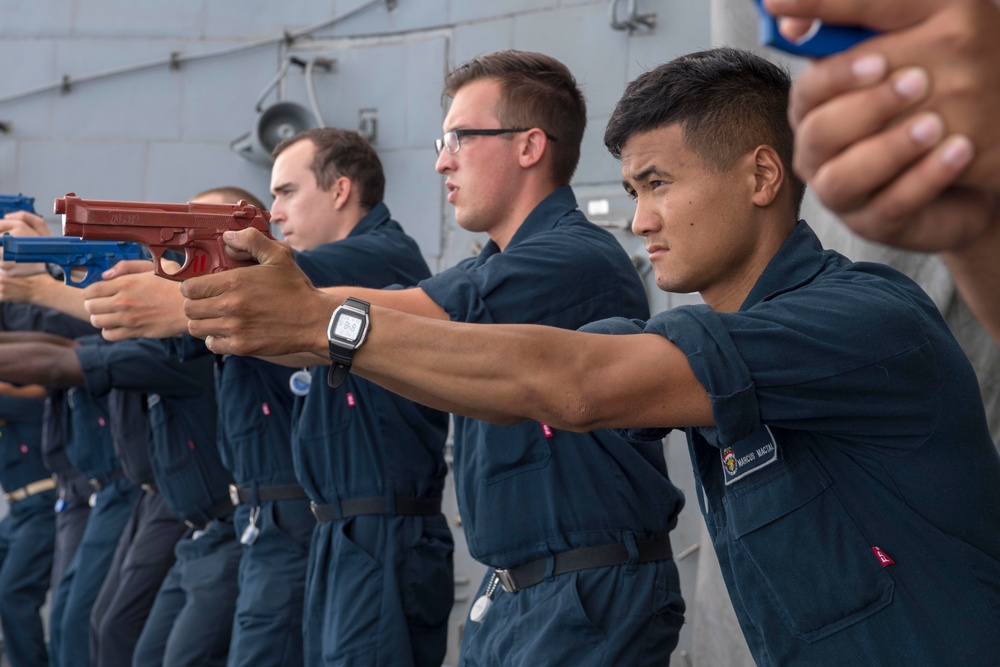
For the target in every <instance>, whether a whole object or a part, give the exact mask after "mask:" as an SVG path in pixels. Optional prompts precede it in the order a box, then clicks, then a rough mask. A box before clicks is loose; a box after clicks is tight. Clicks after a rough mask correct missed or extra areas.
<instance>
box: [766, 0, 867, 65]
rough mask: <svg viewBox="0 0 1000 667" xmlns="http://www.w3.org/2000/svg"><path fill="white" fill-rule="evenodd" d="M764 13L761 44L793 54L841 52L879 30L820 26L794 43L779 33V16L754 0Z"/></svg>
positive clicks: (831, 53) (807, 54) (811, 55)
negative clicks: (777, 17)
mask: <svg viewBox="0 0 1000 667" xmlns="http://www.w3.org/2000/svg"><path fill="white" fill-rule="evenodd" d="M754 4H755V5H757V13H758V14H759V15H760V43H761V44H765V45H767V46H771V47H774V48H776V49H780V50H781V51H784V52H785V53H790V54H792V55H793V56H809V57H812V58H822V57H824V56H830V55H833V54H834V53H840V52H841V51H844V50H846V49H849V48H851V47H852V46H854V45H855V44H858V43H860V42H863V41H864V40H866V39H868V38H869V37H874V36H875V35H877V34H878V33H877V32H875V31H874V30H869V29H868V28H859V27H853V26H833V25H820V26H819V29H818V30H816V31H814V32H812V33H811V34H809V35H806V36H805V38H804V39H803V40H802V41H800V42H792V41H789V40H787V39H785V38H784V37H782V36H781V33H780V32H778V19H776V18H774V17H773V16H771V15H770V14H768V13H767V10H766V9H764V4H763V2H762V0H754Z"/></svg>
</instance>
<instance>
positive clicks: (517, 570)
mask: <svg viewBox="0 0 1000 667" xmlns="http://www.w3.org/2000/svg"><path fill="white" fill-rule="evenodd" d="M636 547H637V548H638V551H639V557H638V558H637V559H636V562H637V563H652V562H654V561H658V560H666V559H668V558H672V557H673V555H674V552H673V550H672V549H671V548H670V536H669V535H664V536H662V537H658V538H655V539H652V540H646V541H644V542H637V543H636ZM553 558H554V559H555V565H554V567H553V569H552V574H553V575H560V574H566V573H568V572H578V571H580V570H590V569H593V568H595V567H612V566H614V565H625V564H626V563H628V560H629V557H628V547H626V546H625V544H624V543H621V542H619V543H617V544H604V545H601V546H598V547H583V548H582V549H571V550H570V551H563V552H560V553H557V554H555V556H553ZM548 564H549V559H548V558H539V559H538V560H533V561H531V562H530V563H525V564H524V565H518V566H517V567H512V568H510V569H505V568H499V567H498V568H495V569H494V572H496V575H497V579H499V580H500V585H501V586H503V589H504V590H505V591H507V592H508V593H515V592H517V591H519V590H521V589H522V588H528V587H530V586H534V585H535V584H540V583H541V582H543V581H545V572H546V570H547V569H548Z"/></svg>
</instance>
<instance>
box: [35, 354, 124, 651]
mask: <svg viewBox="0 0 1000 667" xmlns="http://www.w3.org/2000/svg"><path fill="white" fill-rule="evenodd" d="M82 340H84V341H85V340H86V338H84V339H82ZM65 403H66V408H67V410H68V414H67V413H66V411H64V413H63V428H64V432H65V438H66V453H67V454H68V455H69V459H70V461H72V462H73V465H74V466H75V467H76V468H77V469H78V470H79V471H80V472H82V473H83V474H84V476H86V478H87V479H88V480H89V481H90V485H91V488H92V490H93V494H92V495H91V500H90V505H91V510H90V517H89V518H88V520H87V527H86V528H85V529H84V533H83V538H82V540H81V541H80V546H79V548H78V549H77V550H76V554H75V555H74V556H73V560H72V561H71V562H70V564H69V567H68V568H67V569H66V573H65V574H64V575H63V578H62V581H60V582H59V588H58V589H57V590H56V593H55V597H54V598H53V602H52V614H51V622H50V625H49V643H50V645H51V653H52V656H51V659H50V662H54V663H55V664H56V665H58V666H59V667H73V666H75V665H79V666H80V667H86V666H87V665H89V664H90V651H89V646H90V612H91V609H92V608H93V606H94V601H95V600H96V599H97V594H98V592H100V589H101V586H102V585H103V583H104V577H105V576H107V574H108V570H109V569H110V565H111V560H112V558H113V557H114V553H115V548H116V547H117V545H118V538H119V537H120V536H121V534H122V531H123V530H124V528H125V524H126V523H127V522H128V518H129V516H130V515H131V513H132V506H133V505H134V504H135V502H136V501H137V500H138V496H139V493H140V492H139V489H138V487H136V486H135V485H134V484H132V482H130V481H129V480H128V479H126V477H125V474H124V472H123V471H122V469H121V465H120V463H119V461H118V458H117V457H116V456H115V448H114V443H113V442H112V439H111V432H110V427H109V423H110V417H109V415H108V403H107V398H106V397H98V396H94V395H93V394H91V393H90V392H89V391H87V390H86V389H84V388H81V387H71V388H69V389H67V390H66V401H65Z"/></svg>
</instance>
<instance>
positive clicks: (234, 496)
mask: <svg viewBox="0 0 1000 667" xmlns="http://www.w3.org/2000/svg"><path fill="white" fill-rule="evenodd" d="M229 499H230V500H231V501H233V507H239V506H240V487H238V486H236V485H235V484H230V485H229Z"/></svg>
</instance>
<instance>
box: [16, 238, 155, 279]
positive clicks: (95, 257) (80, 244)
mask: <svg viewBox="0 0 1000 667" xmlns="http://www.w3.org/2000/svg"><path fill="white" fill-rule="evenodd" d="M2 242H3V259H4V260H5V261H9V262H46V263H51V264H58V265H59V267H60V268H61V269H62V271H63V276H64V280H65V281H66V284H67V285H72V286H73V287H86V286H87V285H90V284H91V283H96V282H97V281H99V280H101V274H102V273H104V272H105V271H107V270H108V269H110V268H111V267H112V266H114V265H115V264H117V263H118V262H120V261H122V260H123V259H143V258H144V257H146V255H145V254H144V251H143V247H142V246H141V245H139V244H138V243H130V242H127V241H84V240H83V239H79V238H74V237H72V236H11V235H10V234H4V235H3V239H2ZM75 268H84V269H86V270H87V273H86V275H84V276H83V278H81V279H80V280H79V281H75V280H73V276H72V275H71V272H72V270H73V269H75Z"/></svg>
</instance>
